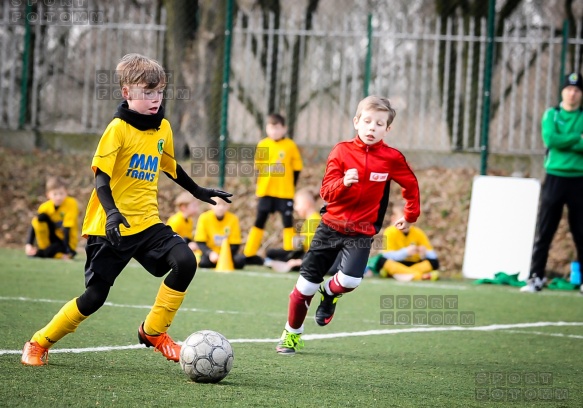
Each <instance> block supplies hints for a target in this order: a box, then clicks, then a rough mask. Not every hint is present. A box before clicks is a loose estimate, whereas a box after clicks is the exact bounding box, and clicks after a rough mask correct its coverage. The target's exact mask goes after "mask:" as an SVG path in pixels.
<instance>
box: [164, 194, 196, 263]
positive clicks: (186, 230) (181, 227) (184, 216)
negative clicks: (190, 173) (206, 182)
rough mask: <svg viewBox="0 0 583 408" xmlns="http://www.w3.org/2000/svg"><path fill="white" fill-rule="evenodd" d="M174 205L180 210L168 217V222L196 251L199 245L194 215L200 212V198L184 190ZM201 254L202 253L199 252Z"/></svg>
mask: <svg viewBox="0 0 583 408" xmlns="http://www.w3.org/2000/svg"><path fill="white" fill-rule="evenodd" d="M174 205H175V206H176V209H177V210H178V211H177V212H176V213H175V214H174V215H172V216H171V217H170V218H168V222H167V223H166V224H167V225H168V226H169V227H170V228H172V231H174V232H175V233H177V234H178V235H180V236H181V237H182V239H183V240H184V241H185V242H186V243H187V244H188V247H189V248H190V249H192V250H193V251H195V255H196V252H200V251H198V245H196V242H194V216H196V215H197V214H198V211H199V209H198V200H197V199H196V198H194V197H193V196H192V194H190V193H189V192H187V191H184V192H182V193H180V194H179V195H178V197H176V200H174ZM199 255H200V254H199Z"/></svg>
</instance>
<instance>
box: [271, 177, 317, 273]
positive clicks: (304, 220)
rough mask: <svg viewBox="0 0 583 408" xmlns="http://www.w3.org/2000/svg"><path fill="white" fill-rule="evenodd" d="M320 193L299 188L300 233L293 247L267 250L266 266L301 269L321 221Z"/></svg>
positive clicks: (297, 209) (310, 189) (296, 206)
mask: <svg viewBox="0 0 583 408" xmlns="http://www.w3.org/2000/svg"><path fill="white" fill-rule="evenodd" d="M318 198H319V195H318V193H316V191H315V190H314V189H312V188H310V187H304V188H301V189H299V190H298V191H297V192H296V194H295V197H294V211H295V212H296V214H297V215H298V217H299V219H298V224H299V223H301V226H299V233H298V234H297V235H295V236H294V237H293V249H292V250H291V251H290V250H285V249H283V248H271V249H268V250H267V252H266V255H267V257H266V259H265V266H268V267H271V268H272V269H273V270H275V271H277V272H289V271H299V270H300V265H301V264H302V258H303V257H304V254H305V253H306V252H307V251H308V249H309V248H310V244H311V243H312V239H313V238H314V233H315V232H316V228H317V227H318V224H319V223H320V218H321V217H320V211H319V208H318V206H317V202H318Z"/></svg>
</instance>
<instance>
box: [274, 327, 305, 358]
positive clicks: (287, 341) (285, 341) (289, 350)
mask: <svg viewBox="0 0 583 408" xmlns="http://www.w3.org/2000/svg"><path fill="white" fill-rule="evenodd" d="M300 336H301V334H296V333H292V332H288V331H287V330H284V331H283V333H282V334H281V339H280V340H279V343H277V347H276V348H275V350H276V351H277V352H278V353H279V354H285V355H287V356H293V355H294V354H296V351H297V350H299V349H301V348H302V347H304V341H303V340H302V339H301V338H300Z"/></svg>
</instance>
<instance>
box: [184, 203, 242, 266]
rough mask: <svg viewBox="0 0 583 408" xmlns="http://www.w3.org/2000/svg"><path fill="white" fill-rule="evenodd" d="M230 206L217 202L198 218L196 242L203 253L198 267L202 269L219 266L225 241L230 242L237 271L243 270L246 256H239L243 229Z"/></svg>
mask: <svg viewBox="0 0 583 408" xmlns="http://www.w3.org/2000/svg"><path fill="white" fill-rule="evenodd" d="M229 208H230V204H229V203H228V202H226V201H223V200H217V205H215V206H213V208H212V209H210V210H208V211H205V212H203V213H202V214H201V215H200V217H198V222H197V223H196V232H195V234H194V240H195V241H196V244H197V245H198V247H199V248H200V250H201V251H202V256H201V258H200V262H199V263H198V266H200V267H201V268H214V267H216V266H217V262H218V261H219V256H220V253H221V244H222V243H223V240H224V239H226V240H228V241H229V246H230V247H231V256H232V258H233V259H232V260H233V265H234V266H235V269H243V267H244V266H245V256H243V255H242V254H237V252H238V251H239V247H240V246H241V228H240V227H239V217H237V216H236V215H235V214H233V213H232V212H230V211H229Z"/></svg>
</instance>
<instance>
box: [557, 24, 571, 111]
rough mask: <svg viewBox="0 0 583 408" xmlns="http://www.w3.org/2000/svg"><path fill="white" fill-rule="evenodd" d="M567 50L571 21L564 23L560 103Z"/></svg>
mask: <svg viewBox="0 0 583 408" xmlns="http://www.w3.org/2000/svg"><path fill="white" fill-rule="evenodd" d="M567 48H569V20H567V19H565V21H563V42H562V45H561V72H560V75H561V76H560V77H559V103H560V102H561V84H562V83H563V78H564V77H565V61H566V59H567Z"/></svg>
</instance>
